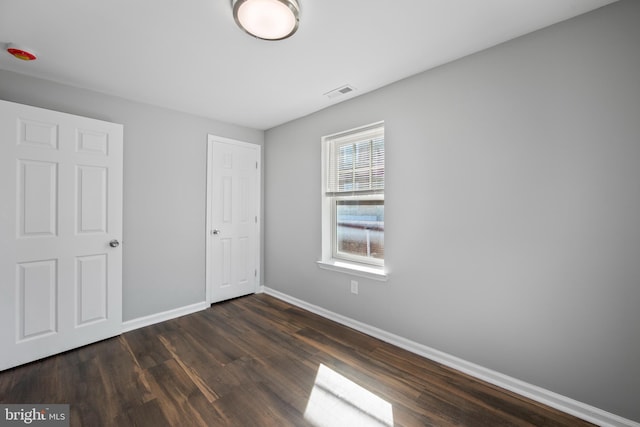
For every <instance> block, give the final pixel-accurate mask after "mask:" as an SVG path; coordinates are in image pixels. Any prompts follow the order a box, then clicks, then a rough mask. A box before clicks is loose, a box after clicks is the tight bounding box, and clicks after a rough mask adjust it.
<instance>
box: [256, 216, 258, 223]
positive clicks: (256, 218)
mask: <svg viewBox="0 0 640 427" xmlns="http://www.w3.org/2000/svg"><path fill="white" fill-rule="evenodd" d="M257 223H258V216H257V215H256V224H257Z"/></svg>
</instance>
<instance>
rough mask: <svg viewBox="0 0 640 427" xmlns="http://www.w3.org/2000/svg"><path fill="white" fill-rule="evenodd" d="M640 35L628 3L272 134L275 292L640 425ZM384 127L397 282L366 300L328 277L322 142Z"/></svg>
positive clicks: (270, 266) (271, 275)
mask: <svg viewBox="0 0 640 427" xmlns="http://www.w3.org/2000/svg"><path fill="white" fill-rule="evenodd" d="M638 22H640V2H638V1H632V0H626V1H621V2H619V3H614V4H612V5H610V6H607V7H605V8H603V9H599V10H597V11H594V12H592V13H589V14H586V15H582V16H580V17H577V18H574V19H572V20H569V21H565V22H563V23H560V24H558V25H555V26H552V27H549V28H546V29H543V30H541V31H538V32H536V33H533V34H530V35H527V36H524V37H521V38H519V39H516V40H513V41H510V42H508V43H505V44H502V45H499V46H497V47H494V48H491V49H488V50H486V51H483V52H481V53H478V54H475V55H472V56H469V57H466V58H464V59H461V60H458V61H456V62H453V63H450V64H447V65H445V66H442V67H439V68H437V69H433V70H431V71H428V72H425V73H422V74H420V75H417V76H414V77H411V78H409V79H406V80H403V81H400V82H398V83H395V84H392V85H390V86H387V87H385V88H382V89H379V90H377V91H375V92H372V93H369V94H365V95H362V96H360V97H357V98H354V99H352V100H349V101H346V102H343V103H340V104H338V105H335V106H333V107H330V108H327V109H325V110H323V111H320V112H318V113H315V114H313V115H310V116H307V117H305V118H302V119H299V120H296V121H293V122H290V123H288V124H285V125H282V126H279V127H276V128H274V129H271V130H269V131H267V132H266V136H265V146H266V150H265V151H266V157H265V167H266V175H265V179H266V184H265V191H266V211H265V214H266V225H265V233H266V235H265V239H266V247H265V268H266V278H265V285H266V286H268V287H271V288H273V289H276V290H278V291H280V292H283V293H286V294H288V295H291V296H293V297H296V298H299V299H301V300H304V301H307V302H309V303H312V304H315V305H318V306H321V307H324V308H326V309H328V310H331V311H334V312H337V313H339V314H342V315H345V316H348V317H350V318H353V319H356V320H358V321H361V322H364V323H367V324H370V325H372V326H375V327H378V328H381V329H383V330H387V331H389V332H392V333H395V334H397V335H400V336H404V337H406V338H409V339H411V340H413V341H416V342H418V343H422V344H424V345H427V346H430V347H432V348H436V349H438V350H442V351H445V352H447V353H449V354H452V355H455V356H458V357H460V358H463V359H465V360H468V361H471V362H474V363H476V364H479V365H482V366H485V367H488V368H490V369H493V370H496V371H498V372H502V373H504V374H507V375H509V376H512V377H515V378H519V379H521V380H523V381H526V382H528V383H531V384H535V385H538V386H541V387H544V388H546V389H549V390H552V391H555V392H557V393H560V394H562V395H565V396H568V397H571V398H573V399H576V400H578V401H582V402H585V403H588V404H591V405H594V406H596V407H599V408H601V409H604V410H606V411H610V412H613V413H616V414H618V415H621V416H623V417H626V418H630V419H633V420H636V421H640V405H638V399H639V397H638V396H639V395H638V391H639V390H640V329H639V328H640V307H639V306H640V48H639V46H640V26H639V25H638ZM380 60H384V58H380ZM353 83H354V84H356V82H353ZM356 85H357V84H356ZM378 120H385V123H386V153H387V186H386V194H385V197H386V208H385V217H386V234H385V242H386V248H385V253H386V262H387V265H388V269H389V270H390V277H389V280H388V282H375V281H369V280H367V279H362V278H360V279H358V280H359V282H360V293H359V295H352V294H350V292H349V279H350V277H349V276H347V275H345V274H341V273H337V272H332V271H326V270H321V269H319V268H318V267H317V265H316V261H317V260H319V259H320V253H321V248H320V245H321V235H320V220H321V219H320V201H321V197H320V188H321V186H320V149H321V146H320V138H321V137H322V136H323V135H327V134H331V133H334V132H338V131H342V130H346V129H350V128H353V127H356V126H360V125H364V124H368V123H372V122H375V121H378Z"/></svg>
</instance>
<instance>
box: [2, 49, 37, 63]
mask: <svg viewBox="0 0 640 427" xmlns="http://www.w3.org/2000/svg"><path fill="white" fill-rule="evenodd" d="M7 52H9V53H10V54H11V55H13V56H14V57H16V58H18V59H21V60H23V61H34V60H35V59H36V55H35V54H33V53H31V52H29V51H28V50H26V49H21V48H18V47H8V48H7Z"/></svg>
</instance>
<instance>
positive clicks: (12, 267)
mask: <svg viewBox="0 0 640 427" xmlns="http://www.w3.org/2000/svg"><path fill="white" fill-rule="evenodd" d="M122 136H123V129H122V126H121V125H118V124H114V123H108V122H103V121H99V120H94V119H89V118H85V117H78V116H74V115H70V114H65V113H59V112H55V111H49V110H44V109H41V108H34V107H30V106H26V105H20V104H14V103H10V102H6V101H0V205H1V206H2V207H1V208H0V239H1V241H2V245H1V247H0V251H1V252H0V346H1V347H2V351H1V352H0V370H4V369H7V368H10V367H13V366H16V365H20V364H23V363H27V362H30V361H33V360H36V359H40V358H42V357H46V356H50V355H52V354H56V353H59V352H63V351H66V350H69V349H72V348H75V347H79V346H82V345H85V344H89V343H91V342H95V341H98V340H102V339H104V338H108V337H112V336H114V335H118V334H119V333H120V331H121V327H122V247H121V246H120V240H121V238H122Z"/></svg>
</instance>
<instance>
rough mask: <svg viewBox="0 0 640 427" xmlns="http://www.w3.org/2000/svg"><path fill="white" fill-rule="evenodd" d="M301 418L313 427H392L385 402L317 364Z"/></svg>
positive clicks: (389, 405) (388, 404)
mask: <svg viewBox="0 0 640 427" xmlns="http://www.w3.org/2000/svg"><path fill="white" fill-rule="evenodd" d="M304 418H305V419H306V420H307V421H309V422H310V423H311V424H313V425H314V426H316V427H330V426H332V427H333V426H362V427H369V426H371V427H373V426H380V427H393V408H392V407H391V404H390V403H389V402H387V401H386V400H384V399H381V398H380V397H378V396H376V395H375V394H373V393H371V392H370V391H369V390H367V389H365V388H362V387H360V386H359V385H357V384H356V383H354V382H353V381H351V380H349V379H347V378H345V377H344V376H342V375H340V374H339V373H337V372H336V371H334V370H333V369H331V368H328V367H327V366H325V365H323V364H320V366H319V367H318V373H317V374H316V381H315V383H314V385H313V389H312V390H311V394H310V395H309V401H308V402H307V408H306V410H305V412H304Z"/></svg>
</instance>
